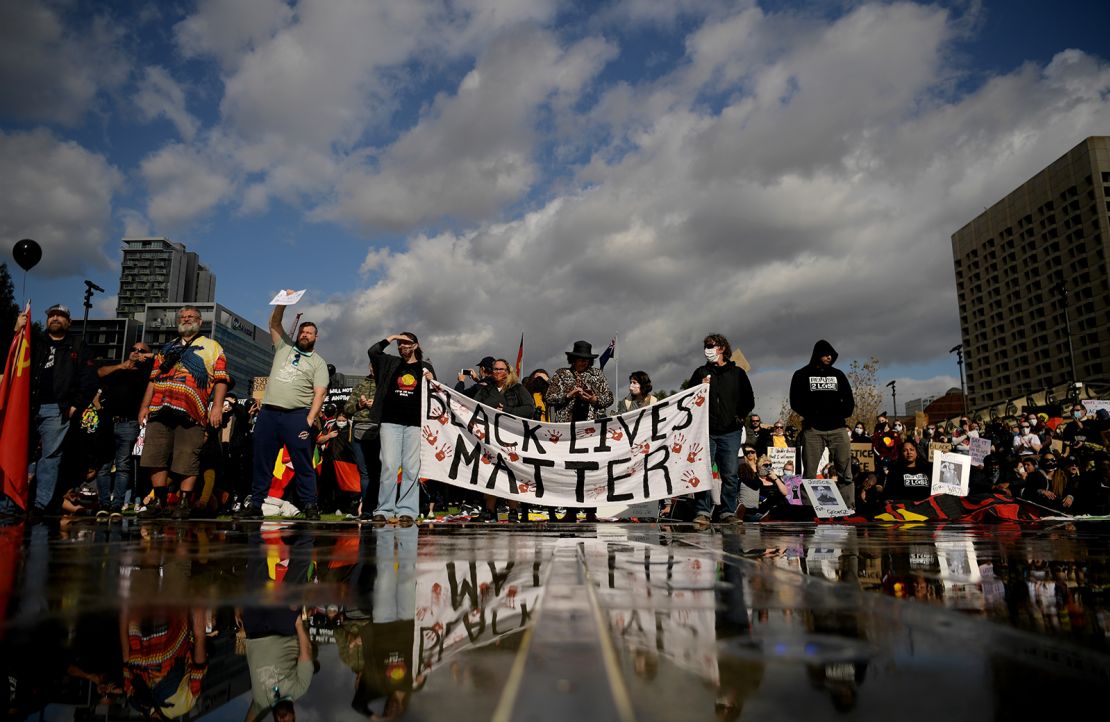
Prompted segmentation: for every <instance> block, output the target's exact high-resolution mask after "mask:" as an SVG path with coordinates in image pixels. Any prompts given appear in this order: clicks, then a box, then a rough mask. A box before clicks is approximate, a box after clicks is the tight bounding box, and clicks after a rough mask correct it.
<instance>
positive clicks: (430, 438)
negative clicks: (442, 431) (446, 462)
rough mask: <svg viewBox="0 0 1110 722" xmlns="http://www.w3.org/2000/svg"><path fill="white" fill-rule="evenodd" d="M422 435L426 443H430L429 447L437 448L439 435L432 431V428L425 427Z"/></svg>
mask: <svg viewBox="0 0 1110 722" xmlns="http://www.w3.org/2000/svg"><path fill="white" fill-rule="evenodd" d="M421 434H422V435H423V436H424V441H427V442H428V445H429V446H435V445H436V442H437V441H439V433H437V432H436V431H433V430H432V427H431V426H425V427H424V429H423V431H422V432H421Z"/></svg>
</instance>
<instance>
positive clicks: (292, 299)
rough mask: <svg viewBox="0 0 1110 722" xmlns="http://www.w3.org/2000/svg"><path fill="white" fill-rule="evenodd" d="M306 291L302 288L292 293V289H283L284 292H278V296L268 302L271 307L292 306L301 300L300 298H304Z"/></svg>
mask: <svg viewBox="0 0 1110 722" xmlns="http://www.w3.org/2000/svg"><path fill="white" fill-rule="evenodd" d="M307 290H308V289H307V288H303V289H301V290H300V291H294V290H292V289H285V290H284V291H278V294H277V295H276V296H274V300H272V301H270V305H271V306H292V305H293V304H295V303H296V302H297V301H300V300H301V297H302V296H304V292H305V291H307Z"/></svg>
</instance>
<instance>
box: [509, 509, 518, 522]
mask: <svg viewBox="0 0 1110 722" xmlns="http://www.w3.org/2000/svg"><path fill="white" fill-rule="evenodd" d="M509 523H510V524H519V523H520V511H519V510H518V509H510V510H509Z"/></svg>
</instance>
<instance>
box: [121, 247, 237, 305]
mask: <svg viewBox="0 0 1110 722" xmlns="http://www.w3.org/2000/svg"><path fill="white" fill-rule="evenodd" d="M215 298H216V276H215V275H213V273H212V272H211V271H210V270H208V268H206V267H205V266H204V265H202V264H201V262H200V258H199V257H198V256H197V254H196V253H193V252H191V251H187V250H185V246H184V245H182V244H180V243H175V242H173V241H171V240H168V239H166V238H162V237H156V238H124V239H123V264H122V265H121V267H120V275H119V300H118V301H117V302H116V315H117V316H119V317H121V318H132V319H136V320H141V318H142V313H143V306H144V305H145V304H147V303H211V302H212V301H214V300H215Z"/></svg>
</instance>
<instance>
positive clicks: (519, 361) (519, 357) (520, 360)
mask: <svg viewBox="0 0 1110 722" xmlns="http://www.w3.org/2000/svg"><path fill="white" fill-rule="evenodd" d="M523 364H524V332H523V331H521V332H520V348H518V349H517V350H516V377H517V378H518V379H519V378H520V367H521V366H522V365H523Z"/></svg>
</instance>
